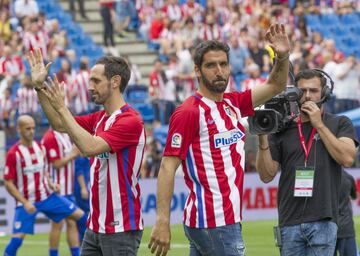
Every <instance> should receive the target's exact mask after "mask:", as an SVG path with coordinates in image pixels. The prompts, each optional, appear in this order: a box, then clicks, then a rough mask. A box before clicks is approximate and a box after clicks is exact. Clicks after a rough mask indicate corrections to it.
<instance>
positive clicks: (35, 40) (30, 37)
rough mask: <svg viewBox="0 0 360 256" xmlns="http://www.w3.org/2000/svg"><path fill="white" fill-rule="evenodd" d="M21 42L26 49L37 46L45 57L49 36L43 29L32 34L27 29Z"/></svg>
mask: <svg viewBox="0 0 360 256" xmlns="http://www.w3.org/2000/svg"><path fill="white" fill-rule="evenodd" d="M23 43H24V46H25V49H26V50H27V51H34V50H35V49H36V48H39V49H40V50H41V53H42V56H44V58H46V56H47V47H48V44H49V36H48V35H47V33H46V32H45V31H44V30H40V31H39V32H37V33H36V34H33V33H31V32H29V31H27V32H25V34H24V37H23Z"/></svg>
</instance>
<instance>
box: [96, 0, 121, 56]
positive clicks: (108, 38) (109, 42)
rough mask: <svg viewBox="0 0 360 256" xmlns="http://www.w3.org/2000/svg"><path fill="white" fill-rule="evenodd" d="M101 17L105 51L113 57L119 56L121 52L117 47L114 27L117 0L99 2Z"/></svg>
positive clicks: (101, 0) (100, 0)
mask: <svg viewBox="0 0 360 256" xmlns="http://www.w3.org/2000/svg"><path fill="white" fill-rule="evenodd" d="M99 4H100V15H101V18H102V22H103V27H104V29H103V40H104V42H103V43H104V47H105V48H104V51H105V53H110V54H112V55H113V56H118V55H119V52H118V51H117V49H116V47H115V41H114V26H115V19H116V17H115V16H116V14H115V10H114V9H115V4H116V3H115V0H99Z"/></svg>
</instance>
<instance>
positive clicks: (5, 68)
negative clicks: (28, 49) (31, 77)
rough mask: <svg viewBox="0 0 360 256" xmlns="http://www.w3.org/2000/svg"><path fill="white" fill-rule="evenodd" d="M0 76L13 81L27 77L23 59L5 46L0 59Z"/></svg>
mask: <svg viewBox="0 0 360 256" xmlns="http://www.w3.org/2000/svg"><path fill="white" fill-rule="evenodd" d="M0 74H1V75H4V76H5V77H7V78H8V79H11V80H13V81H18V80H21V79H22V78H23V76H24V75H25V68H24V64H23V62H22V59H21V57H20V56H19V55H16V54H15V53H13V52H12V49H11V47H10V46H9V45H5V46H4V48H3V52H2V57H0Z"/></svg>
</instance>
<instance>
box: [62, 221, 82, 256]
mask: <svg viewBox="0 0 360 256" xmlns="http://www.w3.org/2000/svg"><path fill="white" fill-rule="evenodd" d="M65 221H66V238H67V243H68V245H69V248H70V251H71V255H72V256H78V255H80V248H79V235H78V229H77V227H76V222H75V221H74V220H72V219H69V218H67V219H66V220H65Z"/></svg>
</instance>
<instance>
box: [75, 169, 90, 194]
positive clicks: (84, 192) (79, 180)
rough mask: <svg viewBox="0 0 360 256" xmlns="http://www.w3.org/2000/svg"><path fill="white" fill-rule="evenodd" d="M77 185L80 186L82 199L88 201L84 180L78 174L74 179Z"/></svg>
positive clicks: (81, 175)
mask: <svg viewBox="0 0 360 256" xmlns="http://www.w3.org/2000/svg"><path fill="white" fill-rule="evenodd" d="M76 179H77V181H78V183H79V185H80V193H81V198H82V199H88V198H89V192H88V190H87V188H86V183H85V178H84V175H83V174H80V175H79V176H77V177H76Z"/></svg>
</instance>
